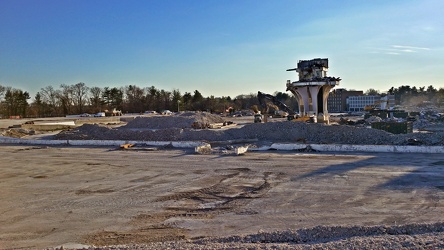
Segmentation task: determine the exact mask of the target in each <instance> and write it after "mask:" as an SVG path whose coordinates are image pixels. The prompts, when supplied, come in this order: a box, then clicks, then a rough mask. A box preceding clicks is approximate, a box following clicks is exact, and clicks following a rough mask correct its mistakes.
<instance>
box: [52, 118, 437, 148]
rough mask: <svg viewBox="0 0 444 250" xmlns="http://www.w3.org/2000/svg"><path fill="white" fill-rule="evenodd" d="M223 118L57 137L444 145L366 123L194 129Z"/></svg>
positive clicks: (154, 121) (97, 128)
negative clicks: (353, 124) (367, 125)
mask: <svg viewBox="0 0 444 250" xmlns="http://www.w3.org/2000/svg"><path fill="white" fill-rule="evenodd" d="M196 121H199V122H205V123H219V122H220V121H222V122H224V120H223V118H222V117H220V116H218V115H212V114H208V113H184V114H182V115H179V116H162V117H160V116H159V117H138V118H136V119H134V120H133V121H130V122H128V124H127V125H125V126H121V127H115V128H112V127H107V126H102V125H97V124H84V125H82V126H80V127H78V128H75V129H72V130H68V131H63V132H61V133H59V134H58V135H56V136H55V139H57V140H137V141H205V142H210V143H211V142H217V141H233V140H234V141H236V140H257V141H258V142H259V143H264V142H288V143H310V144H353V145H411V144H410V142H411V141H412V140H414V141H415V145H425V146H443V145H444V132H442V131H438V132H434V133H410V134H398V135H395V134H391V133H388V132H385V131H382V130H376V129H371V128H367V127H363V126H351V125H325V124H321V123H317V124H308V123H303V122H288V121H282V122H268V123H251V124H245V125H243V126H230V128H229V129H193V128H192V127H191V125H192V124H193V122H196Z"/></svg>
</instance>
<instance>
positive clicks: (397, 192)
mask: <svg viewBox="0 0 444 250" xmlns="http://www.w3.org/2000/svg"><path fill="white" fill-rule="evenodd" d="M0 166H1V167H0V200H1V202H0V225H1V226H0V249H11V248H33V249H43V248H47V247H54V246H58V245H62V244H66V243H81V244H86V245H96V246H103V245H113V244H128V243H146V242H153V241H166V240H177V239H189V238H193V237H205V236H230V235H242V234H252V233H257V232H258V231H259V230H263V231H273V230H286V229H299V228H303V227H313V226H317V225H368V226H371V225H381V224H382V225H395V224H397V225H399V224H406V223H414V222H419V223H427V222H438V221H443V217H442V215H443V214H444V159H443V157H442V156H441V155H439V154H382V153H380V154H331V153H330V154H325V153H303V154H301V153H295V152H287V153H282V152H278V153H276V152H273V151H267V152H257V153H253V152H251V153H248V154H246V155H244V156H230V155H228V156H227V155H196V154H194V153H192V152H189V151H188V152H187V151H182V150H158V151H149V150H128V151H122V150H115V149H114V148H80V147H70V148H63V147H54V148H48V147H33V146H4V145H3V146H0Z"/></svg>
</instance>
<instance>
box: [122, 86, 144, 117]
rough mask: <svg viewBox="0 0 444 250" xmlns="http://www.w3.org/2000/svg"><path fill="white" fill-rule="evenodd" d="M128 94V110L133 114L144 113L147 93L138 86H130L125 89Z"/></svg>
mask: <svg viewBox="0 0 444 250" xmlns="http://www.w3.org/2000/svg"><path fill="white" fill-rule="evenodd" d="M125 94H126V100H125V102H126V110H127V111H128V112H132V113H141V112H143V111H144V109H145V106H146V105H144V101H145V91H144V90H143V89H142V88H140V87H138V86H136V85H129V86H126V87H125Z"/></svg>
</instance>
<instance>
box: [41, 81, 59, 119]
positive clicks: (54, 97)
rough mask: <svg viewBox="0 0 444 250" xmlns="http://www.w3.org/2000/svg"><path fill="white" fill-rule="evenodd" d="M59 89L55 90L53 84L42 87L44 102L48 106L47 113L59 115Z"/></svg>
mask: <svg viewBox="0 0 444 250" xmlns="http://www.w3.org/2000/svg"><path fill="white" fill-rule="evenodd" d="M59 92H60V91H59V90H55V89H54V88H53V87H52V86H51V85H49V86H46V87H44V88H41V89H40V94H41V99H42V102H43V103H44V104H46V105H47V106H48V112H49V113H48V114H46V115H51V116H53V115H57V114H58V110H59V106H60V105H59V103H60V100H59V98H58V96H59Z"/></svg>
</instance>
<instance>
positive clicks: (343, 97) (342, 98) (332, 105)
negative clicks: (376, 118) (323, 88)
mask: <svg viewBox="0 0 444 250" xmlns="http://www.w3.org/2000/svg"><path fill="white" fill-rule="evenodd" d="M362 95H364V92H363V91H357V90H350V91H349V90H346V89H335V90H333V91H331V92H330V95H329V96H328V101H327V105H328V111H329V112H336V113H342V112H347V111H348V108H347V98H348V97H349V96H362Z"/></svg>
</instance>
